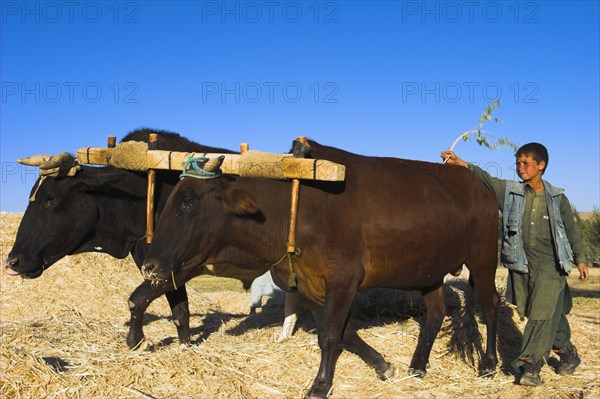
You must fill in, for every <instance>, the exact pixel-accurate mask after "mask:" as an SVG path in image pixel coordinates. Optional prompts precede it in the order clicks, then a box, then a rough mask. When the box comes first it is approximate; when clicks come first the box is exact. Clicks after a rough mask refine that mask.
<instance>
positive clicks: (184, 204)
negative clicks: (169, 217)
mask: <svg viewBox="0 0 600 399" xmlns="http://www.w3.org/2000/svg"><path fill="white" fill-rule="evenodd" d="M192 205H193V201H192V199H191V198H183V199H182V200H181V203H180V204H179V209H181V210H183V211H189V210H190V208H191V207H192Z"/></svg>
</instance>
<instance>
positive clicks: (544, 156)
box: [515, 143, 548, 174]
mask: <svg viewBox="0 0 600 399" xmlns="http://www.w3.org/2000/svg"><path fill="white" fill-rule="evenodd" d="M521 155H528V156H530V157H531V158H533V160H534V161H536V162H537V163H540V162H541V161H544V162H545V163H546V166H544V170H542V174H544V172H546V169H548V150H547V149H546V147H544V146H543V145H542V144H540V143H527V144H525V145H522V146H521V148H519V149H518V150H517V153H516V154H515V157H517V158H518V157H519V156H521Z"/></svg>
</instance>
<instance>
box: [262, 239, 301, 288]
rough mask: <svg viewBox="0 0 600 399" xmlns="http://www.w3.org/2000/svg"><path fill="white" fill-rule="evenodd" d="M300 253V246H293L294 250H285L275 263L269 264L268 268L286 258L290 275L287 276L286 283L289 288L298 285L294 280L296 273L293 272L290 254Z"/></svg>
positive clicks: (296, 254) (297, 254) (298, 254)
mask: <svg viewBox="0 0 600 399" xmlns="http://www.w3.org/2000/svg"><path fill="white" fill-rule="evenodd" d="M289 244H291V243H288V245H289ZM294 245H295V244H294ZM301 254H302V251H301V250H300V248H298V247H295V248H294V252H286V253H285V254H284V255H283V256H282V257H281V259H279V260H278V261H277V262H275V263H273V264H272V265H270V266H269V268H271V267H274V266H277V265H278V264H280V263H281V262H282V261H283V260H284V259H285V258H287V259H288V266H289V267H290V277H289V278H288V285H289V286H290V288H296V287H297V286H298V282H297V280H296V273H295V272H294V259H293V258H292V256H300V255H301Z"/></svg>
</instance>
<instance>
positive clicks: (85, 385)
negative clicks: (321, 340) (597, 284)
mask: <svg viewBox="0 0 600 399" xmlns="http://www.w3.org/2000/svg"><path fill="white" fill-rule="evenodd" d="M20 217H21V215H19V214H5V213H3V214H2V215H1V218H0V224H1V228H2V231H1V243H2V258H3V259H4V258H5V257H6V255H7V253H8V251H9V250H10V248H11V245H12V242H13V241H14V237H15V232H16V228H17V224H18V221H19V220H20ZM141 281H142V278H141V276H140V275H139V273H138V272H137V269H136V268H135V266H134V265H133V262H132V261H131V260H128V259H126V260H122V261H119V260H115V259H113V258H111V257H109V256H108V255H103V254H82V255H77V256H70V257H67V258H66V259H63V260H62V261H60V262H59V263H57V264H55V265H53V266H52V267H51V268H50V269H49V270H47V271H46V272H44V274H43V275H42V276H41V277H40V278H38V279H36V280H22V279H20V278H10V277H8V276H4V275H2V276H1V277H0V301H1V307H0V317H1V324H0V326H1V338H0V397H2V398H67V397H68V398H86V399H89V398H283V397H285V398H297V397H302V396H303V394H304V393H305V392H306V389H307V388H308V387H309V386H310V384H311V382H312V379H313V378H314V377H315V375H316V372H317V369H318V365H319V360H320V350H319V348H318V345H317V336H316V334H315V332H314V330H313V328H314V325H313V323H312V320H311V319H310V317H309V316H308V315H307V314H305V313H302V314H301V316H300V323H299V327H298V330H297V332H296V333H295V336H294V338H293V339H292V340H290V341H287V342H285V343H283V344H278V343H276V342H275V340H276V337H277V336H278V334H279V331H280V328H281V323H282V318H283V307H282V306H276V305H267V306H266V307H265V308H264V309H263V311H262V312H259V313H257V314H256V315H252V316H248V314H247V312H248V309H247V306H248V297H249V294H247V293H239V292H231V291H225V292H217V293H202V292H199V291H198V290H197V289H194V288H190V289H189V290H188V291H189V296H190V308H191V309H190V310H191V314H192V319H191V325H192V333H193V336H192V339H193V340H194V341H195V344H194V345H193V346H191V347H180V346H179V345H178V343H177V338H176V332H175V327H174V326H173V324H172V323H171V321H170V320H169V315H170V312H169V308H168V305H167V303H166V300H164V299H162V298H161V299H159V300H157V301H156V302H155V303H153V304H152V305H151V306H150V308H149V309H148V314H147V316H146V325H145V326H144V332H145V334H146V337H147V338H150V339H151V340H152V341H153V342H154V346H155V350H154V351H152V352H131V351H129V350H128V349H127V346H126V345H125V336H126V333H127V328H128V327H127V326H126V325H125V322H126V321H127V320H128V318H129V311H128V308H127V298H128V296H129V294H130V293H131V292H132V290H133V289H134V288H135V287H136V286H137V285H138V284H139V283H140V282H141ZM463 286H464V282H460V281H459V282H457V281H454V282H453V281H451V282H450V286H449V288H448V289H447V292H446V297H447V299H448V301H449V305H450V308H451V309H450V312H455V311H456V309H458V308H459V307H458V305H459V303H461V302H464V301H465V297H466V296H467V295H469V294H466V293H464V292H463V293H462V294H461V293H460V292H462V287H463ZM457 292H458V293H457ZM367 295H368V298H369V301H370V306H369V308H368V309H367V310H365V313H366V316H367V317H361V318H359V319H357V324H358V326H359V328H360V330H359V334H360V335H361V336H362V337H363V338H364V339H365V340H366V341H367V342H368V343H370V344H371V345H372V346H374V347H375V348H376V349H378V350H379V351H381V352H382V353H383V354H384V355H385V357H386V359H387V360H388V361H390V362H392V363H393V364H394V365H395V366H396V368H397V374H396V377H395V378H393V379H392V380H390V381H386V382H381V381H379V380H378V379H377V378H376V376H375V373H374V372H373V370H372V369H370V368H369V367H367V366H366V365H365V364H364V363H363V362H362V361H361V360H360V359H359V358H358V357H356V356H354V355H352V354H350V353H347V352H344V353H343V354H342V355H341V356H340V359H339V362H338V365H337V370H336V375H335V379H334V387H333V393H332V396H331V397H332V398H367V397H376V398H393V397H396V398H399V397H419V398H421V397H423V398H424V397H427V398H429V397H461V396H462V397H501V398H516V397H540V398H550V397H552V398H583V397H599V396H600V381H599V372H600V368H599V367H600V344H599V342H600V332H599V331H598V325H599V323H600V315H599V314H598V309H599V306H598V298H597V297H595V298H590V300H592V301H593V302H591V303H590V306H586V307H583V308H581V309H578V308H577V307H576V308H575V310H574V314H573V315H572V316H571V319H570V320H571V321H572V328H573V336H574V340H575V342H576V344H577V346H578V348H579V352H580V355H581V356H582V358H583V364H582V366H581V367H580V369H579V371H578V373H577V374H576V375H575V376H571V377H559V376H557V375H556V374H555V373H554V372H553V371H552V370H551V368H549V367H545V368H544V370H543V373H542V378H543V380H544V385H543V386H542V387H540V388H536V389H532V388H527V387H520V386H516V385H514V384H513V381H514V377H513V376H511V375H507V374H504V373H502V372H500V373H499V374H498V375H497V376H496V377H495V378H493V379H480V378H478V377H477V373H476V371H475V370H474V369H472V368H471V367H470V366H469V365H467V364H466V363H465V362H464V361H463V360H460V359H459V358H458V356H457V355H455V354H454V353H453V352H449V350H448V345H449V343H450V342H451V341H452V337H453V336H454V335H455V334H456V333H457V332H456V330H455V329H453V328H452V327H451V325H452V324H453V323H454V322H455V321H454V320H453V319H452V318H447V319H446V321H445V323H444V327H445V328H446V330H447V331H445V332H443V333H441V336H440V338H439V339H438V340H437V341H436V343H435V345H434V348H433V351H432V355H431V359H430V367H429V373H428V375H427V377H426V378H425V379H423V380H418V379H414V378H410V377H408V376H407V375H406V369H407V368H408V364H409V362H410V358H411V356H412V352H413V350H414V347H415V344H416V340H417V337H418V332H419V322H421V321H422V320H423V314H422V310H423V309H422V306H423V303H422V301H421V300H420V299H419V298H418V297H417V296H414V295H413V294H411V293H404V292H400V291H384V290H373V291H369V292H368V294H367ZM586 300H587V298H586ZM452 314H453V315H454V314H456V313H452ZM476 317H479V316H478V315H476ZM522 328H523V322H521V321H520V320H518V318H517V317H516V315H515V314H514V313H513V312H512V310H511V309H510V308H509V307H506V306H503V307H502V308H501V319H500V337H499V355H500V357H501V362H502V361H510V360H511V359H512V358H514V356H515V350H516V349H515V347H518V345H519V339H520V336H519V334H518V333H517V330H516V329H519V330H522ZM479 329H480V332H481V333H482V334H483V336H484V337H485V328H484V326H483V325H482V324H479Z"/></svg>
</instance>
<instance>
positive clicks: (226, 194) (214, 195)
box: [143, 142, 499, 398]
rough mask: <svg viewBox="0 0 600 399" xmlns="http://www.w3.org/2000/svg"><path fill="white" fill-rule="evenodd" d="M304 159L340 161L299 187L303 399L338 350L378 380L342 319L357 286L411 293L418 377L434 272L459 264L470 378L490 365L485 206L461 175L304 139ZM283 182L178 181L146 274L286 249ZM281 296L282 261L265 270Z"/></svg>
mask: <svg viewBox="0 0 600 399" xmlns="http://www.w3.org/2000/svg"><path fill="white" fill-rule="evenodd" d="M311 146H312V152H311V155H312V156H313V157H315V158H322V159H328V160H331V161H334V162H338V163H341V164H344V165H346V181H345V182H342V183H332V182H328V183H324V182H314V181H309V182H303V183H302V186H301V189H300V200H299V205H298V231H297V236H296V243H297V245H298V247H299V248H300V249H301V251H302V252H301V255H299V256H295V257H294V262H293V271H294V273H295V276H296V280H297V288H293V289H294V290H295V289H297V290H298V291H299V293H300V294H301V296H302V297H303V298H304V299H305V301H306V302H307V303H308V304H309V306H310V307H311V309H312V311H313V315H314V318H315V322H316V323H317V326H318V340H319V347H320V348H321V365H320V368H319V371H318V374H317V376H316V378H315V380H314V382H313V384H312V387H311V388H310V390H309V391H308V393H307V397H319V398H322V397H326V396H327V394H328V392H329V390H330V388H331V386H332V380H333V374H334V369H335V364H336V361H337V358H338V357H339V355H340V353H341V352H342V349H347V350H349V351H351V352H353V353H355V354H357V355H358V356H360V357H361V358H362V359H363V360H364V361H365V362H366V363H367V364H369V365H371V366H372V367H373V368H374V369H375V371H376V372H377V374H378V375H379V377H380V378H382V379H386V378H389V377H391V376H392V375H393V372H394V368H393V367H392V365H391V364H390V363H388V362H386V361H385V359H384V358H383V356H382V355H381V354H379V353H378V352H377V351H376V350H375V349H373V348H371V347H370V346H369V345H368V344H367V343H365V342H364V341H363V340H362V339H361V338H360V337H359V336H358V334H357V333H356V330H355V328H354V327H353V326H352V323H351V321H350V318H349V311H350V307H351V304H352V300H353V298H354V296H355V293H356V291H357V290H359V289H366V288H372V287H387V288H401V289H409V290H414V289H419V290H421V292H422V294H423V295H424V297H425V302H426V304H427V320H426V322H425V325H424V328H422V330H421V333H420V335H419V340H418V343H417V347H416V350H415V352H414V355H413V358H412V361H411V364H410V369H409V372H410V373H414V374H417V375H418V376H420V377H422V376H424V375H425V373H426V366H427V362H428V359H429V354H430V352H431V347H432V345H433V342H434V340H435V337H436V335H437V333H438V331H439V329H440V326H441V323H442V321H443V319H444V316H445V304H444V301H443V295H442V284H443V278H444V275H446V274H447V273H449V272H454V271H456V270H457V269H458V268H459V267H460V266H461V265H462V264H463V263H465V264H466V265H467V266H468V268H469V270H470V272H471V279H472V280H471V281H472V284H473V285H474V287H475V288H476V290H477V293H478V296H479V298H480V301H481V304H482V308H483V314H484V320H485V323H486V326H487V348H486V353H485V354H484V356H483V358H482V360H481V363H480V375H486V374H490V373H492V372H493V371H494V370H495V368H496V365H497V362H498V360H497V356H496V316H497V306H498V302H499V297H498V294H497V292H496V288H495V285H494V277H495V271H496V264H497V245H496V242H497V241H496V237H497V236H496V232H497V216H498V215H497V213H498V211H497V206H496V203H495V201H494V198H493V197H492V195H491V193H490V192H489V190H487V189H485V187H484V186H483V185H481V184H480V183H478V182H477V181H475V180H474V179H473V177H472V174H471V172H469V171H468V170H467V169H465V168H458V167H451V166H447V165H444V166H442V165H439V164H434V163H427V162H419V161H411V160H403V159H394V158H376V157H364V156H360V155H355V154H351V153H348V152H345V151H342V150H339V149H336V148H333V147H326V146H322V145H319V144H317V143H314V142H313V143H311ZM289 197H290V183H289V182H287V181H275V180H267V179H260V178H233V177H220V178H217V179H213V180H198V179H193V178H187V179H184V180H182V181H181V182H180V183H179V184H178V185H177V186H176V188H175V189H174V190H173V192H172V193H171V195H170V197H169V199H168V201H167V204H166V206H165V208H164V210H163V213H162V216H161V218H160V221H159V223H158V225H157V228H156V231H155V233H154V241H153V243H152V246H151V249H150V255H149V257H148V258H147V259H146V262H145V264H144V266H143V268H144V271H145V273H146V275H147V276H148V278H151V279H154V280H168V279H169V277H170V276H171V273H172V272H176V273H177V272H181V271H182V270H186V269H194V268H200V267H202V265H204V264H213V265H219V264H234V265H237V266H238V267H241V268H250V269H255V268H257V267H261V266H264V265H270V264H271V265H272V264H275V263H277V261H278V260H280V259H281V257H282V254H283V253H285V250H286V238H287V233H288V225H289ZM272 271H273V274H274V279H275V282H276V283H277V284H278V285H279V286H280V287H282V288H284V289H286V290H292V288H290V286H289V285H288V278H289V276H290V267H289V264H288V262H287V261H285V260H284V261H283V262H279V263H277V265H276V266H274V267H273V269H272Z"/></svg>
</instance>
